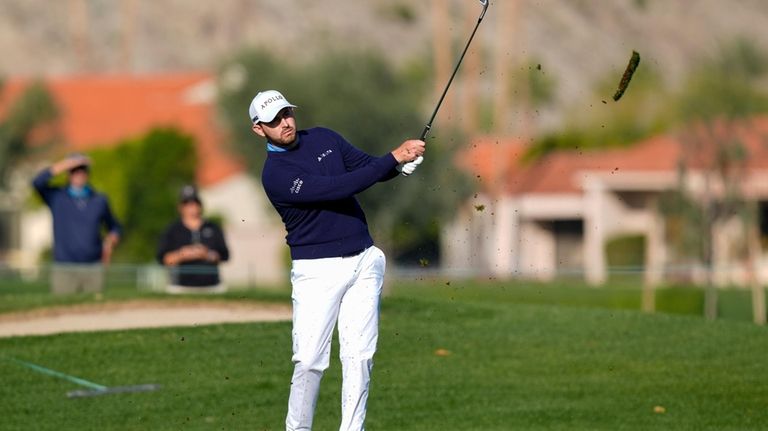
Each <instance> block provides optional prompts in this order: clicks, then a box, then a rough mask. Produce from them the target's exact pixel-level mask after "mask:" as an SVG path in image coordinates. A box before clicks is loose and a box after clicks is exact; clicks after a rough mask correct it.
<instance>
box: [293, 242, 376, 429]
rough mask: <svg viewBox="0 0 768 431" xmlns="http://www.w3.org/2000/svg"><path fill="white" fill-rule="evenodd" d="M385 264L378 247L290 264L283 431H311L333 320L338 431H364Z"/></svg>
mask: <svg viewBox="0 0 768 431" xmlns="http://www.w3.org/2000/svg"><path fill="white" fill-rule="evenodd" d="M385 266H386V261H385V258H384V253H383V252H382V251H381V250H379V249H378V248H377V247H369V248H368V249H366V250H365V251H363V252H362V253H360V254H358V255H356V256H352V257H336V258H327V259H300V260H294V261H293V268H292V271H291V283H292V285H293V295H292V299H293V358H292V359H293V363H294V370H293V378H292V379H291V394H290V398H289V400H288V415H287V417H286V419H285V428H286V430H287V431H298V430H311V429H312V418H313V415H314V411H315V405H316V403H317V396H318V393H319V390H320V380H321V378H322V377H323V372H324V371H325V370H326V369H327V368H328V364H329V360H330V355H331V338H332V336H333V328H334V325H335V324H336V322H337V321H338V328H339V346H340V352H339V355H340V357H341V367H342V378H343V382H342V388H341V426H340V428H339V430H340V431H351V430H355V431H357V430H363V429H364V428H363V422H364V421H365V409H366V403H367V401H368V384H369V382H370V380H371V368H372V367H373V354H374V352H375V351H376V342H377V340H378V333H379V297H380V296H381V286H382V283H383V282H384V268H385Z"/></svg>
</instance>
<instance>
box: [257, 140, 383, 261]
mask: <svg viewBox="0 0 768 431" xmlns="http://www.w3.org/2000/svg"><path fill="white" fill-rule="evenodd" d="M298 140H299V142H298V145H296V146H295V147H294V148H292V149H290V150H288V151H282V152H274V151H270V152H269V153H267V160H266V161H265V162H264V169H263V170H262V175H261V183H262V185H263V186H264V191H265V192H266V194H267V197H268V198H269V200H270V202H271V203H272V205H273V206H274V207H275V209H276V210H277V212H278V213H279V214H280V217H281V218H282V220H283V223H285V229H286V231H287V232H288V235H287V236H286V242H287V243H288V246H289V247H290V248H291V258H293V259H319V258H325V257H338V256H344V255H348V254H352V253H354V252H357V251H359V250H362V249H364V248H366V247H370V246H371V245H373V239H372V238H371V235H370V233H369V232H368V224H367V222H366V220H365V214H364V213H363V210H362V208H360V204H359V203H358V202H357V199H355V197H354V196H355V194H357V193H360V192H362V191H363V190H365V189H367V188H368V187H370V186H372V185H373V184H375V183H377V182H379V181H385V180H388V179H391V178H394V177H395V176H397V174H398V172H397V170H396V169H395V168H396V167H397V160H396V159H395V157H394V156H392V154H391V153H388V154H386V155H385V156H382V157H373V156H370V155H368V154H366V153H364V152H362V151H360V150H358V149H357V148H355V147H353V146H352V145H351V144H350V143H349V142H347V141H346V140H345V139H344V138H343V137H342V136H341V135H339V134H338V133H336V132H334V131H332V130H329V129H325V128H322V127H317V128H313V129H308V130H300V131H299V132H298Z"/></svg>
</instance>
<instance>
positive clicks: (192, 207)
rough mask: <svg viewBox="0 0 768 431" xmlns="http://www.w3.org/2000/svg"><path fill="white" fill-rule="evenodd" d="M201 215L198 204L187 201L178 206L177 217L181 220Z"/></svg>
mask: <svg viewBox="0 0 768 431" xmlns="http://www.w3.org/2000/svg"><path fill="white" fill-rule="evenodd" d="M202 214H203V206H202V205H200V202H198V201H196V200H194V199H189V200H185V201H183V202H181V203H180V204H179V215H181V218H197V217H200V216H201V215H202Z"/></svg>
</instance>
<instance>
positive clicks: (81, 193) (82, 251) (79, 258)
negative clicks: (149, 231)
mask: <svg viewBox="0 0 768 431" xmlns="http://www.w3.org/2000/svg"><path fill="white" fill-rule="evenodd" d="M90 165H91V161H90V159H89V158H88V157H86V156H84V155H82V154H72V155H70V156H69V157H67V158H65V159H63V160H61V161H58V162H56V163H54V164H53V165H51V166H50V167H48V168H45V169H43V170H42V171H41V172H40V173H39V174H37V176H36V177H35V179H34V180H33V181H32V185H33V186H34V188H35V190H37V192H38V194H39V195H40V197H41V198H42V199H43V201H44V202H45V204H46V205H48V207H49V208H50V210H51V215H52V216H53V261H54V265H53V267H52V270H51V289H52V290H53V293H56V294H63V293H77V292H99V291H101V290H102V289H103V287H104V265H107V264H109V262H110V260H111V258H112V250H113V248H114V247H115V245H117V243H118V242H119V240H120V224H119V223H118V222H117V220H116V219H115V217H114V216H113V215H112V210H111V209H110V207H109V201H108V200H107V197H106V196H105V195H103V194H101V193H98V192H97V191H96V190H94V189H93V187H92V186H91V185H90V184H89V182H88V180H89V174H90ZM64 172H67V174H68V178H67V185H66V186H64V187H54V186H52V185H50V184H49V182H50V180H51V178H53V177H55V176H56V175H58V174H61V173H64ZM102 228H105V229H106V232H107V233H106V235H104V236H103V237H102Z"/></svg>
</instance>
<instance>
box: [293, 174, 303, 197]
mask: <svg viewBox="0 0 768 431" xmlns="http://www.w3.org/2000/svg"><path fill="white" fill-rule="evenodd" d="M302 185H304V180H302V179H301V178H296V179H295V180H293V185H292V186H291V194H296V195H297V194H299V192H300V191H301V186H302Z"/></svg>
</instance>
